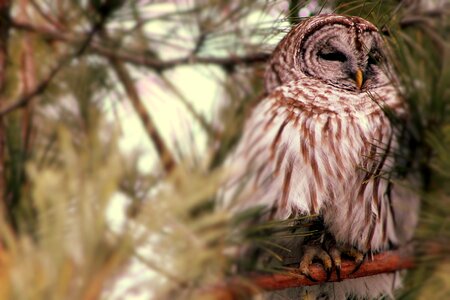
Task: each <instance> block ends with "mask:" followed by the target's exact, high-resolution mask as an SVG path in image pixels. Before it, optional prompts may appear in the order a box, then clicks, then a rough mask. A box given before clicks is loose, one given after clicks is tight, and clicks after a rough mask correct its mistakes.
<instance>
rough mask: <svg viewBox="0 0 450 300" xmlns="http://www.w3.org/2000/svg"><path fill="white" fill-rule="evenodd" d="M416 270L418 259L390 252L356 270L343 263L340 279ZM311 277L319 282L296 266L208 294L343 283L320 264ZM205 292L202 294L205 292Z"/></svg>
mask: <svg viewBox="0 0 450 300" xmlns="http://www.w3.org/2000/svg"><path fill="white" fill-rule="evenodd" d="M413 267H414V260H413V258H412V257H411V256H406V255H404V254H402V253H401V252H400V250H398V251H388V252H383V253H380V254H377V255H374V256H373V257H372V258H369V259H367V260H366V261H365V262H364V263H363V264H362V265H361V267H360V268H359V269H358V270H357V271H356V272H353V271H354V270H355V268H356V264H355V262H352V261H348V260H343V262H342V269H341V276H340V280H346V279H352V278H359V277H366V276H372V275H376V274H382V273H392V272H395V271H400V270H404V269H411V268H413ZM310 274H311V277H312V278H314V279H316V280H317V281H311V280H310V279H308V278H307V277H305V276H304V275H302V274H300V273H299V271H298V267H296V266H292V267H291V268H290V269H289V270H288V271H286V272H284V273H278V274H267V275H262V274H253V275H249V276H248V277H246V279H242V278H232V279H230V280H229V281H228V282H227V283H225V284H223V285H221V286H215V287H213V288H210V289H208V290H207V291H206V294H207V295H211V298H214V299H230V300H231V299H241V298H242V296H243V295H252V294H256V293H259V292H262V291H275V290H282V289H287V288H295V287H301V286H311V285H317V284H322V283H325V282H337V281H340V280H339V278H338V277H337V275H336V273H335V272H333V273H332V274H331V277H330V278H329V279H328V281H327V274H326V272H325V271H324V269H323V268H322V267H321V266H319V265H316V264H315V265H312V266H311V267H310ZM204 292H205V291H202V293H204Z"/></svg>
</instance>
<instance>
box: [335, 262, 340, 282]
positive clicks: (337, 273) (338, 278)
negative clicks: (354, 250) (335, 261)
mask: <svg viewBox="0 0 450 300" xmlns="http://www.w3.org/2000/svg"><path fill="white" fill-rule="evenodd" d="M336 277H337V280H338V281H341V265H336Z"/></svg>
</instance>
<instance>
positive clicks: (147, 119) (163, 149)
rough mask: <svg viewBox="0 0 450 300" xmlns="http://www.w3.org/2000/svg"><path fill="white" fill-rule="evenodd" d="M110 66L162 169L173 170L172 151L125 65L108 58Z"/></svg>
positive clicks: (168, 171) (174, 163)
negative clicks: (154, 149)
mask: <svg viewBox="0 0 450 300" xmlns="http://www.w3.org/2000/svg"><path fill="white" fill-rule="evenodd" d="M110 62H111V66H112V67H113V69H114V71H115V72H116V75H117V77H118V78H119V80H120V81H121V83H122V85H123V88H124V89H125V92H126V93H127V95H128V98H129V100H130V101H131V104H132V105H133V107H134V110H135V111H136V113H137V114H138V116H139V118H140V119H141V122H142V125H144V129H145V131H146V133H147V134H148V136H149V138H150V139H151V140H152V142H153V145H154V146H155V148H156V152H157V153H158V155H159V158H160V160H161V162H162V164H163V166H164V169H165V170H166V172H167V173H170V171H172V170H173V168H174V167H175V165H176V162H175V159H174V157H173V156H172V153H171V152H170V151H169V148H168V147H167V145H166V143H165V142H164V140H163V138H162V137H161V136H160V134H159V132H158V130H157V129H156V125H155V123H154V121H153V119H152V117H151V116H150V114H149V113H148V112H147V109H146V108H145V106H144V104H142V99H141V97H140V96H139V93H138V92H137V90H136V87H135V85H134V82H133V80H132V79H131V76H130V74H129V73H128V71H127V69H126V67H125V65H124V64H123V63H122V62H121V61H119V60H116V59H110Z"/></svg>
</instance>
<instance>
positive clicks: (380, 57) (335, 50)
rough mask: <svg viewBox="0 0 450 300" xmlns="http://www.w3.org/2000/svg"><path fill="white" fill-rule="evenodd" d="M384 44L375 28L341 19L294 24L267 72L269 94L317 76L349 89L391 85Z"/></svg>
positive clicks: (314, 19) (318, 18) (322, 17)
mask: <svg viewBox="0 0 450 300" xmlns="http://www.w3.org/2000/svg"><path fill="white" fill-rule="evenodd" d="M386 73H387V64H386V55H385V50H384V42H383V39H382V37H381V36H380V34H379V32H378V30H377V28H376V27H375V26H374V25H373V24H372V23H370V22H368V21H366V20H364V19H362V18H359V17H350V16H341V15H320V16H316V17H311V18H309V19H307V20H305V21H303V22H302V23H300V24H299V25H297V26H295V27H294V28H293V29H292V30H291V31H290V32H289V33H288V34H287V35H286V36H285V37H284V38H283V40H282V41H281V42H280V43H279V45H278V46H277V48H276V49H275V51H274V53H273V55H272V58H271V60H270V63H269V66H268V68H267V71H266V76H265V85H266V90H267V91H268V92H270V91H272V90H273V89H275V88H276V87H278V86H280V85H282V84H284V83H287V82H289V81H292V80H299V79H302V78H305V77H312V78H316V79H318V80H320V81H322V82H324V83H325V84H328V85H331V86H333V87H335V88H339V89H344V90H347V91H354V92H363V91H367V90H371V89H373V88H377V87H379V86H382V85H386V84H387V83H389V79H388V77H387V74H386Z"/></svg>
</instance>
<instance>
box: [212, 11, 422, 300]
mask: <svg viewBox="0 0 450 300" xmlns="http://www.w3.org/2000/svg"><path fill="white" fill-rule="evenodd" d="M265 89H266V92H267V94H266V97H265V98H264V99H263V100H262V101H260V102H259V103H258V104H257V105H256V106H255V107H254V108H253V110H252V112H251V114H250V116H249V118H248V119H247V121H246V123H245V126H244V129H243V134H242V136H241V138H240V141H239V142H238V144H237V146H236V148H235V151H234V152H233V154H232V155H231V158H230V165H231V167H230V169H231V170H232V171H231V175H230V179H229V180H228V181H227V182H226V184H225V185H224V188H223V192H222V194H221V197H220V199H221V201H222V203H223V204H224V205H225V206H226V207H227V208H228V209H230V210H232V211H236V212H237V211H242V210H245V209H248V208H251V207H255V206H262V207H265V208H267V211H268V212H267V213H266V215H265V220H284V219H288V218H293V217H298V216H308V215H315V216H319V217H318V219H319V220H320V222H321V226H322V228H323V231H322V234H321V235H320V236H319V237H316V238H311V239H304V240H302V241H301V243H300V245H299V246H298V248H299V249H298V251H299V253H301V257H300V261H299V263H300V271H301V272H302V273H303V274H305V275H306V276H309V272H308V268H309V266H310V264H311V263H312V261H313V260H319V261H321V262H322V265H323V267H324V268H325V269H326V270H327V271H330V272H331V271H332V270H335V271H336V272H337V274H338V275H339V271H340V264H341V256H342V255H344V254H345V255H346V256H350V257H352V258H353V259H354V260H355V261H356V262H358V263H361V262H362V261H363V259H370V254H373V253H377V252H381V251H384V250H388V249H393V248H395V247H398V246H400V245H403V244H404V243H406V242H407V241H408V240H409V239H410V238H411V237H412V233H413V228H414V227H415V223H416V220H417V216H416V215H417V209H418V200H417V197H415V196H414V195H413V194H412V193H411V192H409V191H408V190H407V189H406V188H404V187H403V185H401V184H398V183H397V180H396V178H395V176H396V174H395V172H393V169H394V165H395V163H396V155H395V153H396V150H397V149H398V144H399V142H398V127H397V126H394V122H393V121H392V120H393V119H395V120H402V119H405V118H406V117H407V114H408V111H407V105H406V103H405V101H404V99H403V98H402V97H401V96H400V93H399V88H398V84H397V83H396V80H395V75H394V74H393V68H392V67H391V65H390V64H389V61H388V55H387V51H386V48H385V45H384V40H383V38H382V37H381V35H380V34H379V32H378V30H377V28H376V27H375V26H374V25H373V24H371V23H370V22H368V21H366V20H364V19H362V18H359V17H352V16H343V15H335V14H328V15H319V16H315V17H311V18H308V19H305V20H304V21H303V22H301V23H300V24H298V25H297V26H295V27H293V28H292V29H291V30H290V32H289V33H288V34H287V35H286V36H285V37H284V38H283V39H282V40H281V42H280V43H279V44H278V46H277V47H276V48H275V50H274V52H273V54H272V56H271V58H270V60H269V62H268V66H267V69H266V73H265ZM399 180H400V179H399ZM367 254H369V255H367ZM366 257H368V258H366ZM398 286H400V280H399V276H397V275H396V274H381V275H375V276H370V277H364V278H358V279H351V280H345V281H342V282H337V283H326V284H322V285H318V286H315V287H308V288H304V289H302V293H303V294H305V293H306V294H308V295H309V296H312V298H314V297H316V298H321V299H345V298H347V297H356V298H358V299H359V298H377V297H382V296H386V295H387V296H389V295H390V296H392V292H393V290H394V289H395V288H397V287H398Z"/></svg>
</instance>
